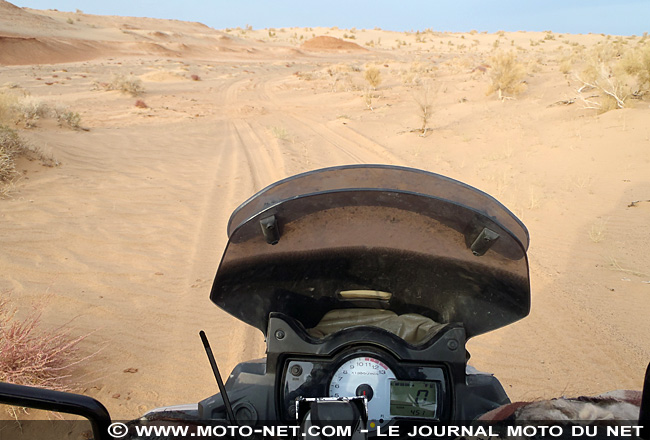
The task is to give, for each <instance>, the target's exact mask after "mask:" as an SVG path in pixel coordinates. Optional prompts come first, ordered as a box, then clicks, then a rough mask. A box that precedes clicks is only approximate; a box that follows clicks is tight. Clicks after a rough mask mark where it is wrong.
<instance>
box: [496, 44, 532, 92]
mask: <svg viewBox="0 0 650 440" xmlns="http://www.w3.org/2000/svg"><path fill="white" fill-rule="evenodd" d="M490 63H491V65H492V71H491V72H490V79H491V80H492V84H490V88H489V89H488V92H487V94H488V95H491V94H492V93H497V94H498V96H499V99H504V94H506V93H507V94H510V95H518V94H519V93H521V92H523V91H524V90H525V89H526V84H525V83H524V82H523V78H524V76H525V75H526V68H525V67H524V65H523V64H521V63H520V62H518V61H517V56H516V55H515V53H514V52H498V53H497V54H495V55H494V56H493V57H492V58H491V60H490Z"/></svg>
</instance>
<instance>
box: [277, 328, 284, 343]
mask: <svg viewBox="0 0 650 440" xmlns="http://www.w3.org/2000/svg"><path fill="white" fill-rule="evenodd" d="M275 339H277V340H278V341H279V340H281V339H284V330H276V331H275Z"/></svg>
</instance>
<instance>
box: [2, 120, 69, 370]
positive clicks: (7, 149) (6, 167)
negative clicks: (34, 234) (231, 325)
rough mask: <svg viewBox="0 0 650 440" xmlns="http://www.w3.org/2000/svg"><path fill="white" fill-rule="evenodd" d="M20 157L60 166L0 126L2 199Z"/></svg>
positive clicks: (16, 133)
mask: <svg viewBox="0 0 650 440" xmlns="http://www.w3.org/2000/svg"><path fill="white" fill-rule="evenodd" d="M20 156H24V157H27V158H29V159H32V160H33V159H38V160H40V161H41V162H42V163H43V165H46V166H54V165H58V163H57V162H56V161H55V160H53V159H51V158H47V157H45V156H44V155H43V154H42V153H41V152H40V151H39V150H38V149H36V148H34V147H32V146H31V145H29V144H28V143H27V142H26V141H24V140H23V139H22V138H21V137H20V136H19V135H18V132H17V131H16V130H14V129H13V128H10V127H7V126H6V125H0V199H3V198H6V197H7V196H9V194H10V193H11V191H12V189H13V183H14V181H15V178H16V177H17V175H18V173H17V172H16V159H17V158H18V157H20ZM1 345H2V340H0V346H1ZM1 355H2V353H1V352H0V356H1ZM0 367H1V365H0Z"/></svg>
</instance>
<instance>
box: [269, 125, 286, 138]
mask: <svg viewBox="0 0 650 440" xmlns="http://www.w3.org/2000/svg"><path fill="white" fill-rule="evenodd" d="M270 129H271V133H273V136H275V138H276V139H280V140H281V141H286V140H289V132H288V131H287V129H286V128H284V127H277V126H273V127H270Z"/></svg>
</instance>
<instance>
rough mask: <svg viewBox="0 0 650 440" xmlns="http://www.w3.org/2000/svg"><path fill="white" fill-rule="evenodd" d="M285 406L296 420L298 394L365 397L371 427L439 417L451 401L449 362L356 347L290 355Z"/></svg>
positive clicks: (285, 416) (285, 372) (283, 393)
mask: <svg viewBox="0 0 650 440" xmlns="http://www.w3.org/2000/svg"><path fill="white" fill-rule="evenodd" d="M280 380H281V385H282V386H281V387H280V388H279V389H280V390H281V396H280V401H281V402H280V408H281V412H282V417H283V419H284V420H285V421H287V422H290V421H293V420H295V417H296V404H295V402H296V399H297V398H299V397H303V398H321V397H329V398H339V397H365V398H366V401H367V408H368V427H369V429H371V430H373V429H376V428H377V427H383V426H386V425H389V424H392V423H399V422H400V421H414V420H418V421H432V422H433V421H438V420H441V419H443V418H444V417H445V415H446V414H445V408H448V407H449V405H446V404H445V402H448V401H449V394H450V393H449V386H448V383H449V381H448V379H447V375H446V373H445V369H444V367H442V366H441V365H428V364H423V363H419V362H418V363H414V362H405V361H400V360H398V359H396V358H395V357H393V356H392V355H390V354H389V353H387V352H385V351H382V350H379V349H377V348H370V347H367V348H364V347H360V348H356V349H353V350H347V351H345V352H343V353H341V354H339V355H338V356H336V357H334V358H331V357H301V356H296V357H288V358H287V359H286V361H285V363H284V368H283V374H282V375H281V378H280Z"/></svg>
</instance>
